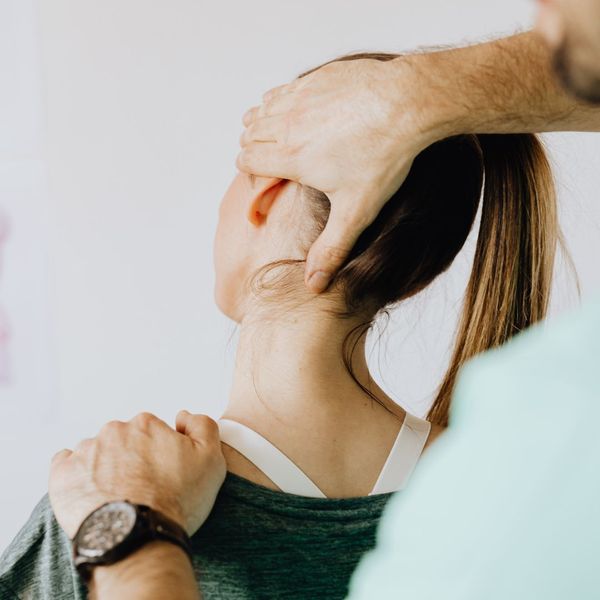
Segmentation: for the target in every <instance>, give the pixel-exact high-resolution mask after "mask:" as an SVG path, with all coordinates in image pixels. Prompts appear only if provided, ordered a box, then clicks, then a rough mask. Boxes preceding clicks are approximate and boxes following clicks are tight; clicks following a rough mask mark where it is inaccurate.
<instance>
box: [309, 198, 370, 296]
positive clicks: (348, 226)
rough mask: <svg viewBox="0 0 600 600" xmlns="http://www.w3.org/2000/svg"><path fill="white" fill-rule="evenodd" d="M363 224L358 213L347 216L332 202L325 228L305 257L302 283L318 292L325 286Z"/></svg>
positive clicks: (343, 259)
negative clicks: (303, 280) (303, 281)
mask: <svg viewBox="0 0 600 600" xmlns="http://www.w3.org/2000/svg"><path fill="white" fill-rule="evenodd" d="M367 225H368V223H365V221H364V219H362V218H360V217H359V216H358V215H355V216H354V215H353V216H350V217H349V216H348V215H347V214H344V213H343V212H342V211H339V210H338V211H336V210H335V205H332V209H331V214H330V216H329V219H328V221H327V224H326V225H325V229H324V230H323V231H322V233H321V235H320V236H319V237H318V238H317V240H316V241H315V242H314V244H313V245H312V247H311V249H310V251H309V253H308V257H307V259H306V272H305V283H306V285H307V287H308V288H309V290H310V291H312V292H314V293H316V294H319V293H321V292H323V291H325V290H326V289H327V287H328V286H329V283H330V282H331V279H333V277H334V275H335V273H336V272H337V271H338V270H339V268H340V267H341V266H342V264H343V263H344V261H345V260H346V258H347V257H348V254H349V253H350V250H352V248H353V246H354V244H355V243H356V240H357V239H358V236H359V235H360V234H361V233H362V231H363V229H364V228H365V227H366V226H367Z"/></svg>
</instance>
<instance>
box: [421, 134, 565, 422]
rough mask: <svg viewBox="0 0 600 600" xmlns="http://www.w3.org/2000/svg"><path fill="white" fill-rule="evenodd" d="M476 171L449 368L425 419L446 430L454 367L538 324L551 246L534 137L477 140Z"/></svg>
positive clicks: (552, 230) (549, 200)
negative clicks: (469, 246)
mask: <svg viewBox="0 0 600 600" xmlns="http://www.w3.org/2000/svg"><path fill="white" fill-rule="evenodd" d="M476 139H477V141H478V145H479V148H480V151H481V155H482V160H483V165H484V178H485V180H484V190H483V204H482V209H481V211H482V213H481V225H480V231H479V236H478V240H477V248H476V251H475V258H474V261H473V270H472V272H471V277H470V280H469V284H468V287H467V291H466V296H465V300H464V305H463V309H462V316H461V319H460V322H459V326H458V332H457V336H456V342H455V345H454V349H453V352H452V357H451V360H450V366H449V368H448V371H447V372H446V375H445V377H444V380H443V382H442V384H441V386H440V388H439V391H438V394H437V396H436V398H435V400H434V403H433V405H432V407H431V409H430V411H429V413H428V415H427V416H428V419H429V420H431V421H432V422H434V423H436V424H439V425H446V424H447V423H448V413H449V409H450V400H451V395H452V390H453V388H454V384H455V381H456V377H457V374H458V371H459V370H460V368H461V367H462V366H463V365H464V364H465V362H467V361H468V360H469V359H470V358H472V357H473V356H475V355H476V354H479V353H481V352H483V351H485V350H488V349H490V348H495V347H497V346H500V345H501V344H503V343H504V342H506V341H507V340H509V339H510V338H511V337H512V336H513V335H515V334H517V333H519V332H520V331H522V330H524V329H526V328H527V327H529V326H530V325H532V324H534V323H536V322H538V321H540V320H542V319H543V318H544V317H545V316H546V312H547V310H548V302H549V298H550V288H551V281H552V272H553V266H554V257H555V253H556V245H557V240H558V239H559V231H558V222H557V208H556V192H555V189H554V183H553V178H552V173H551V169H550V165H549V163H548V160H547V158H546V155H545V153H544V149H543V146H542V144H541V142H540V141H539V139H538V138H537V137H536V136H534V135H529V134H518V135H479V136H477V138H476Z"/></svg>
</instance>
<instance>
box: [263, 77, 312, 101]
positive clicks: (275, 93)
mask: <svg viewBox="0 0 600 600" xmlns="http://www.w3.org/2000/svg"><path fill="white" fill-rule="evenodd" d="M301 83H304V82H303V81H302V80H301V79H295V80H294V81H290V83H286V84H284V85H278V86H277V87H274V88H272V89H270V90H269V91H267V92H265V93H264V94H263V102H271V101H272V100H274V99H275V98H278V97H281V96H285V95H286V94H292V93H293V92H295V91H296V90H297V89H298V87H299V86H300V84H301Z"/></svg>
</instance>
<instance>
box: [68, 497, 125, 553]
mask: <svg viewBox="0 0 600 600" xmlns="http://www.w3.org/2000/svg"><path fill="white" fill-rule="evenodd" d="M136 518H137V515H136V511H135V507H133V506H132V505H131V504H129V503H127V502H110V503H109V504H105V505H104V506H101V507H100V508H99V509H97V510H95V511H94V512H93V513H92V514H91V515H90V516H89V517H88V518H87V519H86V520H85V521H84V522H83V524H82V525H81V527H80V529H79V531H78V532H77V536H76V542H77V547H78V551H79V554H80V555H83V556H89V557H95V556H102V555H103V554H104V553H105V552H106V551H108V550H112V548H114V547H115V546H118V545H119V544H120V543H121V542H122V541H123V540H124V539H125V538H126V537H127V536H128V535H129V534H130V533H131V531H132V529H133V527H134V525H135V522H136Z"/></svg>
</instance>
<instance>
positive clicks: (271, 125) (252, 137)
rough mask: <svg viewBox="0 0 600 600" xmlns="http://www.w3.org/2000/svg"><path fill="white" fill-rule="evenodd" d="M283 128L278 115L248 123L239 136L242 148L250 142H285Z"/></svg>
mask: <svg viewBox="0 0 600 600" xmlns="http://www.w3.org/2000/svg"><path fill="white" fill-rule="evenodd" d="M284 134H285V128H284V127H283V123H282V119H281V118H280V117H264V118H262V119H259V120H258V121H255V122H254V123H252V124H251V125H249V126H248V127H247V128H246V129H245V130H244V132H243V133H242V136H241V138H240V146H242V148H243V147H244V146H247V145H248V144H250V143H251V142H277V141H282V142H285V141H286V140H285V137H286V136H285V135H284Z"/></svg>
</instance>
